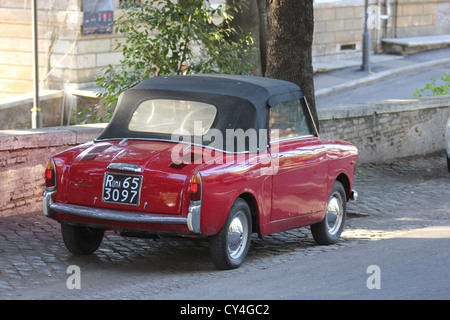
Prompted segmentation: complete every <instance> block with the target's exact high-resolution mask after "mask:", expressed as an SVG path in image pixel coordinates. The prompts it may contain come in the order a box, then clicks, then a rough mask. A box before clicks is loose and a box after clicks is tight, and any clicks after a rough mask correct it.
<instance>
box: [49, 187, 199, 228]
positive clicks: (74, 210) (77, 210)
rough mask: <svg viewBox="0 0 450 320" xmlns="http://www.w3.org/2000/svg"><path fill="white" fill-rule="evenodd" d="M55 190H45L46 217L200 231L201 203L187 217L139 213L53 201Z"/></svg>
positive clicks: (192, 208)
mask: <svg viewBox="0 0 450 320" xmlns="http://www.w3.org/2000/svg"><path fill="white" fill-rule="evenodd" d="M54 193H55V191H51V192H47V191H46V192H44V199H43V203H42V205H43V211H44V215H45V216H46V217H49V218H52V217H53V213H55V212H58V213H64V214H70V215H75V216H79V217H84V218H91V219H98V220H109V221H117V222H130V223H144V224H152V223H153V224H184V225H187V226H188V228H189V230H190V231H191V232H193V233H200V212H201V205H200V204H191V206H189V213H188V215H187V217H182V216H175V215H169V214H160V213H145V214H143V213H138V212H133V211H122V210H120V211H119V210H112V209H103V208H93V207H86V206H80V205H75V204H67V203H58V202H53V199H52V196H53V194H54Z"/></svg>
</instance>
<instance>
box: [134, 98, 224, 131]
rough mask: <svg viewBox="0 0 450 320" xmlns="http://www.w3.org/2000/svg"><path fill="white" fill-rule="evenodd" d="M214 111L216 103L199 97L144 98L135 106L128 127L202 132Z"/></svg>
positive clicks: (209, 126)
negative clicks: (188, 99) (209, 102)
mask: <svg viewBox="0 0 450 320" xmlns="http://www.w3.org/2000/svg"><path fill="white" fill-rule="evenodd" d="M216 113H217V109H216V107H215V106H213V105H211V104H207V103H203V102H198V101H183V100H169V99H154V100H146V101H144V102H142V103H141V104H140V105H139V106H138V107H137V108H136V111H135V112H134V113H133V116H132V118H131V120H130V123H129V125H128V130H130V131H137V132H153V133H166V134H173V133H180V134H189V135H194V134H196V135H204V134H206V133H207V132H208V130H209V129H210V128H211V125H212V124H213V122H214V119H215V117H216Z"/></svg>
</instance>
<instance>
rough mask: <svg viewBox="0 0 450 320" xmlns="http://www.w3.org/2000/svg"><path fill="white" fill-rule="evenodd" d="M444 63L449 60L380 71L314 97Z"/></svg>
mask: <svg viewBox="0 0 450 320" xmlns="http://www.w3.org/2000/svg"><path fill="white" fill-rule="evenodd" d="M444 63H450V58H442V59H438V60H434V61H426V62H421V63H417V64H414V65H411V66H406V67H401V68H396V69H392V70H386V71H382V72H379V73H374V74H371V75H369V76H367V77H364V78H362V79H357V80H352V81H348V82H345V83H343V84H340V85H337V86H334V87H330V88H324V89H319V90H317V91H316V93H315V96H316V99H317V98H319V97H324V96H327V95H329V94H332V93H336V92H340V91H344V90H347V89H350V88H354V87H357V86H360V85H363V84H368V83H371V82H374V81H378V80H381V79H384V78H387V77H390V76H396V75H399V74H402V73H406V72H411V71H415V70H418V69H422V68H427V67H433V66H436V65H439V64H444Z"/></svg>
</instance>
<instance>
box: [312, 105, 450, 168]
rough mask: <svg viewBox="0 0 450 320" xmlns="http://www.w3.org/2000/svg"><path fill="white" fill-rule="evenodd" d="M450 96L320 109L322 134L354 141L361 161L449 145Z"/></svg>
mask: <svg viewBox="0 0 450 320" xmlns="http://www.w3.org/2000/svg"><path fill="white" fill-rule="evenodd" d="M448 117H450V97H449V96H440V97H427V98H421V99H404V100H386V101H378V102H373V103H366V104H359V105H346V106H334V107H328V108H324V109H323V110H319V118H320V119H321V120H320V131H321V138H325V139H327V138H330V139H342V140H346V141H350V142H352V143H354V144H355V145H356V146H357V147H358V150H359V153H360V157H359V160H358V161H359V162H382V161H386V160H390V159H395V158H399V157H406V156H412V155H419V154H427V153H432V152H436V151H439V150H442V149H445V128H446V123H447V119H448Z"/></svg>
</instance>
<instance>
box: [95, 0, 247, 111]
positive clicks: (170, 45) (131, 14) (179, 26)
mask: <svg viewBox="0 0 450 320" xmlns="http://www.w3.org/2000/svg"><path fill="white" fill-rule="evenodd" d="M121 3H122V9H123V15H122V16H120V17H119V18H118V19H117V20H116V21H115V22H114V27H115V33H122V34H124V35H125V37H126V40H125V41H116V50H121V51H122V52H123V56H124V58H123V60H122V61H121V65H119V66H111V65H110V66H109V67H108V68H106V69H105V70H103V71H102V73H101V74H100V75H99V76H98V77H97V84H98V85H99V86H100V88H101V96H100V97H101V98H102V99H103V102H104V104H105V105H106V106H107V107H108V106H111V105H115V104H116V102H117V98H118V96H119V94H120V93H121V92H123V91H124V90H126V89H128V88H130V87H131V86H133V85H134V84H136V83H138V82H140V81H142V80H144V79H147V78H149V77H153V76H164V75H181V74H192V73H219V72H220V73H229V74H250V73H251V70H252V68H253V67H254V66H253V64H252V63H251V62H249V60H248V59H246V57H248V56H249V55H251V54H252V52H250V49H248V48H250V47H251V44H252V43H253V40H252V38H251V37H250V35H249V34H245V33H243V32H242V31H240V30H235V29H233V28H231V27H230V26H229V22H230V21H231V20H232V19H233V16H232V13H233V12H237V10H239V7H231V6H226V5H221V6H218V7H217V6H211V5H210V3H209V0H206V1H204V0H178V1H171V0H148V1H143V2H142V3H140V2H138V1H133V0H127V1H122V2H121ZM217 20H221V21H220V22H217ZM231 38H233V39H238V40H234V41H232V40H231Z"/></svg>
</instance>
